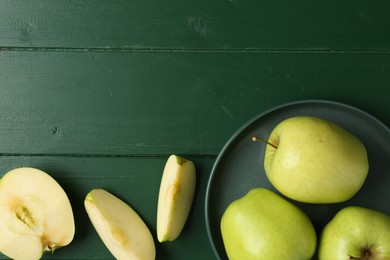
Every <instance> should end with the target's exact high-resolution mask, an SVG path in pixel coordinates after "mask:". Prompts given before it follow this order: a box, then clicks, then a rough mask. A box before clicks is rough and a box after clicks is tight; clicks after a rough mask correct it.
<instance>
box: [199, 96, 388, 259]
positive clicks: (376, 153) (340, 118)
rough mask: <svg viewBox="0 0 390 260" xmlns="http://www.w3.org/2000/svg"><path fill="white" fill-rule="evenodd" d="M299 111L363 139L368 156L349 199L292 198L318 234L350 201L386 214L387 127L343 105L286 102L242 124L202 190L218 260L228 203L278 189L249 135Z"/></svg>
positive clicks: (260, 146) (262, 133)
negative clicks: (320, 201) (362, 180)
mask: <svg viewBox="0 0 390 260" xmlns="http://www.w3.org/2000/svg"><path fill="white" fill-rule="evenodd" d="M298 115H307V116H318V117H322V118H325V119H328V120H330V121H332V122H334V123H336V124H339V125H340V126H342V127H344V128H345V129H347V130H349V131H350V132H352V133H353V134H355V135H356V136H357V137H359V138H360V139H361V140H362V141H363V142H364V144H365V146H366V148H367V152H368V156H369V163H370V171H369V175H368V177H367V179H366V182H365V184H364V185H363V187H362V189H361V190H360V191H359V192H358V194H356V195H355V196H354V197H353V198H352V199H350V200H348V201H347V202H343V203H338V204H321V205H315V204H306V203H298V202H295V201H292V202H293V203H294V204H296V205H298V206H299V207H300V208H302V209H303V210H304V211H305V212H306V213H307V214H308V216H309V217H310V219H311V220H312V222H313V225H314V227H315V228H316V230H317V233H318V234H319V232H320V231H321V230H322V228H323V227H324V225H325V224H326V223H327V222H328V221H329V220H330V219H331V218H332V217H333V216H334V215H335V213H336V212H337V211H338V210H340V209H341V208H343V207H346V206H349V205H360V206H364V207H369V208H373V209H377V210H380V211H383V212H385V213H387V214H389V215H390V204H389V200H388V198H389V197H390V196H389V195H390V130H389V128H388V127H387V126H386V125H384V124H383V123H381V122H380V121H379V120H377V119H376V118H374V117H373V116H371V115H369V114H367V113H366V112H364V111H362V110H359V109H357V108H354V107H351V106H348V105H345V104H341V103H336V102H331V101H322V100H308V101H300V102H294V103H289V104H286V105H283V106H279V107H276V108H275V109H272V110H269V111H267V112H265V113H262V114H260V115H259V116H257V117H256V118H254V119H253V120H251V121H250V122H249V123H247V124H246V125H244V126H243V127H241V128H240V129H239V130H238V131H237V132H236V133H235V134H234V135H233V137H231V139H230V140H229V141H228V142H227V144H226V145H225V147H224V148H223V149H222V151H221V153H220V154H219V156H218V158H217V160H216V162H215V164H214V167H213V170H212V173H211V176H210V179H209V183H208V187H207V191H206V203H205V205H206V209H205V211H206V225H207V232H208V236H209V239H210V243H211V246H212V247H213V249H214V252H215V254H216V255H217V257H218V258H220V259H227V256H226V253H225V249H224V246H223V242H222V237H221V232H220V220H221V217H222V214H223V212H224V211H225V209H226V207H227V206H228V205H229V204H230V203H231V202H232V201H234V200H236V199H238V198H239V197H241V196H243V195H245V194H246V193H247V192H248V191H249V190H250V189H252V188H255V187H265V188H269V189H271V190H273V191H275V192H277V191H276V190H275V189H274V187H273V186H272V185H271V184H270V182H269V181H268V179H267V177H266V175H265V173H264V168H263V157H264V152H265V145H264V144H262V143H259V142H252V140H251V137H252V136H254V135H256V136H261V137H263V138H268V136H269V134H270V132H271V131H272V129H273V128H274V127H275V126H276V124H278V123H279V122H280V121H281V120H283V119H285V118H288V117H292V116H298ZM277 193H278V192H277ZM278 194H280V193H278ZM290 201H291V200H290Z"/></svg>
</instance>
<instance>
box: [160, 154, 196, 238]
mask: <svg viewBox="0 0 390 260" xmlns="http://www.w3.org/2000/svg"><path fill="white" fill-rule="evenodd" d="M195 186H196V174H195V166H194V164H193V162H192V161H189V160H186V159H184V158H181V157H179V156H177V155H171V156H170V157H169V158H168V160H167V162H166V164H165V168H164V171H163V175H162V178H161V184H160V191H159V196H158V206H157V239H158V241H159V242H165V241H173V240H175V239H176V238H177V237H178V236H179V235H180V233H181V231H182V229H183V227H184V225H185V223H186V221H187V218H188V215H189V212H190V209H191V206H192V201H193V198H194V193H195Z"/></svg>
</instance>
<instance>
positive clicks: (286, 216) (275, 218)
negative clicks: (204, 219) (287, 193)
mask: <svg viewBox="0 0 390 260" xmlns="http://www.w3.org/2000/svg"><path fill="white" fill-rule="evenodd" d="M221 233H222V239H223V243H224V245H225V249H226V253H227V256H228V258H229V259H232V260H234V259H248V260H249V259H302V260H305V259H311V257H312V256H313V255H314V253H315V250H316V243H317V237H316V232H315V230H314V227H313V225H312V223H311V221H310V219H309V218H308V216H307V215H306V214H305V213H304V212H303V211H302V210H301V209H300V208H298V207H297V206H295V205H294V204H292V203H291V202H289V201H287V200H286V199H284V198H282V197H281V196H279V195H277V194H276V193H274V192H272V191H270V190H268V189H265V188H255V189H252V190H250V191H249V192H248V193H247V194H246V195H244V196H243V197H241V198H239V199H237V200H235V201H233V202H232V203H231V204H230V205H229V206H228V207H227V209H226V210H225V212H224V213H223V216H222V219H221Z"/></svg>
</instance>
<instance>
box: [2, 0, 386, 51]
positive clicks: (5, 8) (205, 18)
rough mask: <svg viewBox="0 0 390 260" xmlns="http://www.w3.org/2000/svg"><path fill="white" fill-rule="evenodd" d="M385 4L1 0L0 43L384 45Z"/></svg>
mask: <svg viewBox="0 0 390 260" xmlns="http://www.w3.org/2000/svg"><path fill="white" fill-rule="evenodd" d="M389 8H390V3H389V1H386V0H380V1H364V0H358V1H352V0H349V1H342V2H337V3H335V2H332V1H315V2H313V1H300V2H292V1H288V0H278V1H261V2H259V1H256V0H252V1H240V0H225V1H207V0H200V1H185V2H182V1H168V2H166V1H158V0H151V1H147V2H145V1H141V0H136V1H127V0H114V1H100V0H88V1H87V0H72V1H68V0H58V1H50V0H35V1H24V0H2V1H0V10H1V15H0V46H5V47H43V48H46V47H52V48H53V47H54V48H104V49H107V48H120V49H203V50H204V49H207V50H210V49H222V50H229V49H245V50H248V49H261V50H279V49H283V50H285V49H287V50H292V49H293V50H296V49H301V50H302V49H303V50H307V49H311V50H376V51H383V50H386V51H388V50H389V46H390V37H389V36H388V31H389V29H390V20H389V19H388V12H387V10H389Z"/></svg>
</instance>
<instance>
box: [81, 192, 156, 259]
mask: <svg viewBox="0 0 390 260" xmlns="http://www.w3.org/2000/svg"><path fill="white" fill-rule="evenodd" d="M84 205H85V209H86V211H87V214H88V216H89V219H90V220H91V222H92V224H93V226H94V227H95V229H96V231H97V233H98V235H99V236H100V238H101V239H102V241H103V243H104V244H105V245H106V247H107V248H108V250H109V251H110V252H111V254H112V255H113V256H114V257H115V258H116V259H139V260H141V259H142V260H148V259H155V257H156V248H155V245H154V240H153V236H152V234H151V233H150V230H149V229H148V227H147V226H146V224H145V223H144V221H143V220H142V219H141V217H140V216H139V215H138V214H137V213H136V212H135V211H134V210H133V209H132V208H131V207H130V206H129V205H128V204H126V203H125V202H123V201H122V200H120V199H119V198H117V197H115V196H114V195H112V194H111V193H109V192H107V191H105V190H103V189H93V190H92V191H90V192H89V193H88V194H87V196H86V198H85V200H84Z"/></svg>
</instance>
